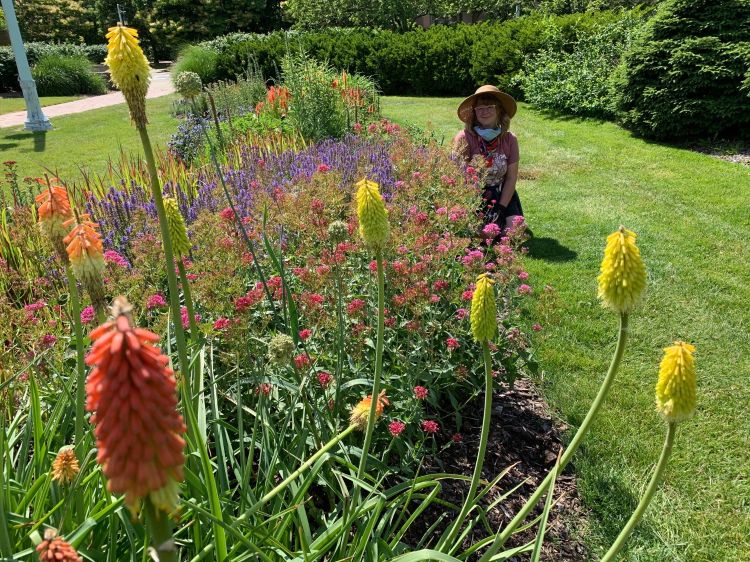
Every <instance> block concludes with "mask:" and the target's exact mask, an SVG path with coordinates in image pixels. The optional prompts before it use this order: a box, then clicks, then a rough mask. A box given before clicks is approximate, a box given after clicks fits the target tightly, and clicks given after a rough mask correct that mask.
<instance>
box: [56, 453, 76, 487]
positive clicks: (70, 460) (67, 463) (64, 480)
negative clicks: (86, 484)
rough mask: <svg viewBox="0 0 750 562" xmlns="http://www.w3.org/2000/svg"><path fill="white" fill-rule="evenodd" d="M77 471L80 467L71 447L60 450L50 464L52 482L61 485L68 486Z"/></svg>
mask: <svg viewBox="0 0 750 562" xmlns="http://www.w3.org/2000/svg"><path fill="white" fill-rule="evenodd" d="M79 471H80V467H79V465H78V459H77V458H76V453H75V451H74V450H73V447H70V446H67V447H63V448H62V449H60V451H59V452H58V453H57V457H55V460H54V461H53V462H52V480H55V481H56V482H58V483H60V484H62V485H65V484H70V483H71V482H72V481H73V479H74V478H75V477H76V476H77V475H78V472H79Z"/></svg>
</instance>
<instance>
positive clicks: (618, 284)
mask: <svg viewBox="0 0 750 562" xmlns="http://www.w3.org/2000/svg"><path fill="white" fill-rule="evenodd" d="M597 281H598V282H599V290H598V296H599V298H600V299H601V300H602V302H603V303H604V306H606V307H608V308H611V309H612V310H614V311H615V312H619V313H620V314H627V313H629V312H630V311H631V310H633V307H634V306H635V305H636V303H637V302H638V300H639V299H640V297H641V293H643V289H645V287H646V267H645V266H644V265H643V260H642V259H641V252H640V250H638V246H636V245H635V233H634V232H632V231H630V230H627V229H626V228H625V227H622V226H621V227H620V228H619V230H617V231H615V232H613V233H612V234H610V235H609V236H608V237H607V247H606V249H605V250H604V259H603V260H602V265H601V272H600V273H599V277H597Z"/></svg>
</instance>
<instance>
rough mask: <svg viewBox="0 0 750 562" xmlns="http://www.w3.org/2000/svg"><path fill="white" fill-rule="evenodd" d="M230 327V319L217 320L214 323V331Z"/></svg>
mask: <svg viewBox="0 0 750 562" xmlns="http://www.w3.org/2000/svg"><path fill="white" fill-rule="evenodd" d="M228 327H229V318H224V317H223V316H222V317H221V318H217V319H216V322H214V330H226V329H227V328H228Z"/></svg>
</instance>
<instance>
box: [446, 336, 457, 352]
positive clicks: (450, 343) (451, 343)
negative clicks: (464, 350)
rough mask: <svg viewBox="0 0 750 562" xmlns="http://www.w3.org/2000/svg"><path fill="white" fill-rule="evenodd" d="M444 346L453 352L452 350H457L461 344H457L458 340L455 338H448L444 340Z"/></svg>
mask: <svg viewBox="0 0 750 562" xmlns="http://www.w3.org/2000/svg"><path fill="white" fill-rule="evenodd" d="M445 345H446V346H447V347H448V349H450V350H451V351H453V350H454V349H458V348H459V347H460V346H461V344H459V343H458V340H457V339H456V338H448V339H446V340H445Z"/></svg>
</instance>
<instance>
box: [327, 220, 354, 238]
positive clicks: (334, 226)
mask: <svg viewBox="0 0 750 562" xmlns="http://www.w3.org/2000/svg"><path fill="white" fill-rule="evenodd" d="M328 237H329V238H330V239H331V241H332V242H335V243H338V242H343V241H344V240H346V239H347V238H349V227H348V226H347V224H346V223H345V222H344V221H333V222H332V223H331V224H329V225H328Z"/></svg>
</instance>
